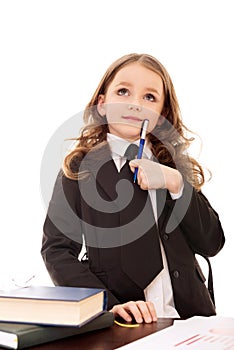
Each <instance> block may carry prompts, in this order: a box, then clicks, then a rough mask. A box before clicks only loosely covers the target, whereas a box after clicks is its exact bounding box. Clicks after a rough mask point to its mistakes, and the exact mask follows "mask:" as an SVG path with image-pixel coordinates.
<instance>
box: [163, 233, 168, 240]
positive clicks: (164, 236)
mask: <svg viewBox="0 0 234 350" xmlns="http://www.w3.org/2000/svg"><path fill="white" fill-rule="evenodd" d="M168 238H169V236H168V235H167V234H166V233H164V235H163V239H164V241H167V240H168Z"/></svg>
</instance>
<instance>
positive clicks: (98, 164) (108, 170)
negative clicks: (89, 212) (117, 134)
mask: <svg viewBox="0 0 234 350" xmlns="http://www.w3.org/2000/svg"><path fill="white" fill-rule="evenodd" d="M82 168H83V169H84V170H85V171H86V172H87V171H88V173H89V176H90V177H91V181H94V182H95V183H97V189H98V190H99V192H100V194H102V195H103V197H105V198H104V199H107V200H111V201H114V200H115V199H116V198H117V192H116V187H115V185H114V184H116V183H117V181H118V171H117V169H116V166H115V164H114V161H113V159H112V157H111V151H110V147H109V145H108V143H107V142H102V143H101V144H99V145H97V146H95V147H94V148H93V149H91V150H90V151H89V152H88V153H87V155H86V156H85V157H84V158H83V160H82V166H81V167H80V170H81V171H82Z"/></svg>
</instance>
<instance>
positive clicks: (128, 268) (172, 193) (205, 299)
mask: <svg viewBox="0 0 234 350" xmlns="http://www.w3.org/2000/svg"><path fill="white" fill-rule="evenodd" d="M144 119H148V121H149V123H148V128H147V135H146V144H145V148H144V154H143V157H142V159H134V158H133V160H131V161H130V162H129V161H128V160H129V145H132V144H133V145H137V146H139V137H140V129H141V125H142V122H143V120H144ZM84 122H85V126H84V128H83V130H82V132H81V134H80V136H79V137H78V138H77V141H76V144H75V147H74V148H73V150H71V151H70V153H69V154H68V155H67V156H66V157H65V160H64V164H63V169H62V170H61V172H60V173H59V175H58V178H57V180H56V184H55V187H54V192H53V196H52V199H51V201H50V205H49V209H48V213H47V216H46V220H45V223H44V235H43V242H42V250H41V252H42V257H43V259H44V262H45V265H46V267H47V269H48V272H49V274H50V276H51V278H52V280H53V282H54V283H55V284H56V285H64V286H76V287H94V288H105V289H106V290H107V292H108V308H109V310H111V311H112V312H113V313H114V314H115V315H116V316H121V317H122V318H123V319H125V320H126V321H131V320H132V318H134V319H135V320H136V322H138V323H140V322H147V323H150V322H153V321H156V319H157V317H183V318H184V317H191V316H193V315H206V316H209V315H213V314H215V307H214V303H213V302H212V300H211V297H210V294H209V291H208V289H207V288H206V286H205V279H204V276H203V275H202V272H201V269H200V267H199V265H198V263H197V260H196V258H195V254H201V255H203V256H205V257H209V256H214V255H216V254H217V253H218V252H219V251H220V249H221V248H222V247H223V245H224V234H223V230H222V227H221V224H220V221H219V217H218V215H217V213H216V212H215V211H214V210H213V208H212V207H211V205H210V203H209V202H208V200H207V199H206V197H205V196H204V195H203V194H202V192H201V187H202V185H203V184H204V173H203V170H202V167H201V165H200V164H199V163H198V162H197V161H196V160H194V159H192V158H191V157H189V155H188V154H187V153H186V150H187V149H188V147H189V146H190V144H191V142H192V139H189V138H188V137H186V131H187V128H186V127H185V126H184V124H183V122H182V120H181V116H180V110H179V105H178V101H177V98H176V94H175V90H174V87H173V84H172V81H171V79H170V76H169V74H168V73H167V71H166V69H165V68H164V67H163V65H162V64H161V63H160V62H159V61H158V60H156V59H155V58H154V57H152V56H150V55H146V54H129V55H126V56H124V57H121V58H120V59H118V60H117V61H116V62H114V63H113V64H112V65H111V66H110V67H109V69H108V70H107V71H106V73H105V74H104V76H103V78H102V80H101V82H100V84H99V86H98V87H97V89H96V91H95V93H94V95H93V97H92V99H91V101H90V102H89V104H88V105H87V107H86V109H85V111H84ZM132 147H133V146H131V147H130V148H132ZM135 168H138V173H137V182H136V183H133V174H132V172H134V171H135ZM83 242H85V246H86V250H87V253H86V254H87V259H86V260H84V259H80V258H79V254H80V252H81V248H82V244H83Z"/></svg>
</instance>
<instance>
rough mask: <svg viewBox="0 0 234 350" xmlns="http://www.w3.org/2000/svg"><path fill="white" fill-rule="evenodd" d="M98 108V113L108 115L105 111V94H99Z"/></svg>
mask: <svg viewBox="0 0 234 350" xmlns="http://www.w3.org/2000/svg"><path fill="white" fill-rule="evenodd" d="M97 110H98V113H99V114H100V115H101V116H102V117H104V116H105V115H106V111H105V96H104V95H99V96H98V103H97Z"/></svg>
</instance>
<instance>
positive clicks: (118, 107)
mask: <svg viewBox="0 0 234 350" xmlns="http://www.w3.org/2000/svg"><path fill="white" fill-rule="evenodd" d="M125 109H126V106H125V104H123V103H108V104H105V111H106V118H107V120H109V121H117V120H119V119H120V118H121V117H122V116H123V115H124V113H125Z"/></svg>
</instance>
